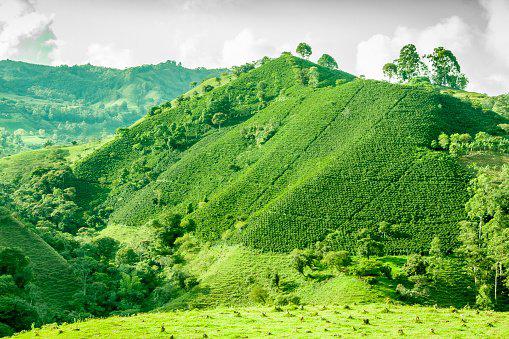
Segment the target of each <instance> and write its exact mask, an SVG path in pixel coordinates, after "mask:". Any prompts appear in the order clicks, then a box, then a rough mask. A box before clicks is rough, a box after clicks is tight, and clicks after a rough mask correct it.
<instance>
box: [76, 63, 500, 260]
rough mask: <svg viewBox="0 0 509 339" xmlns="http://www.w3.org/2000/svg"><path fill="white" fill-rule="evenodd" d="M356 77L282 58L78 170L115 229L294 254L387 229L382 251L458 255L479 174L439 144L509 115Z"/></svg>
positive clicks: (162, 115) (351, 246)
mask: <svg viewBox="0 0 509 339" xmlns="http://www.w3.org/2000/svg"><path fill="white" fill-rule="evenodd" d="M313 68H314V72H315V73H317V74H318V76H317V78H318V81H319V82H318V84H317V85H316V84H313V83H312V82H311V81H310V77H309V74H310V73H311V74H312V73H313V72H312V71H313ZM276 74H277V80H272V79H276ZM336 80H343V81H345V82H346V83H341V82H339V84H336ZM351 80H352V77H351V76H349V75H347V74H345V73H342V72H339V71H337V72H336V71H333V70H330V69H328V68H324V67H320V66H319V65H314V64H312V63H309V62H307V61H304V60H301V59H297V58H294V57H291V56H289V55H287V54H285V55H283V56H281V57H280V58H277V59H275V60H271V61H266V62H264V63H263V65H261V66H259V67H257V68H254V69H252V70H250V71H248V72H247V73H242V74H241V75H239V76H238V77H237V78H236V79H233V80H231V81H229V82H228V83H225V84H224V85H222V86H220V87H217V88H215V89H213V90H212V91H210V92H207V93H205V94H203V96H193V97H190V98H189V99H186V100H183V101H181V103H179V104H178V106H173V105H172V106H171V107H169V106H165V105H162V106H160V108H159V109H158V113H157V114H156V115H154V116H151V117H148V118H147V119H145V120H143V121H142V122H140V123H138V124H136V125H134V126H132V127H131V128H129V129H125V130H122V131H121V132H120V133H119V134H118V135H117V136H116V138H115V139H114V140H113V141H112V142H110V143H108V144H106V145H105V146H104V147H102V148H101V149H99V150H98V151H96V152H94V153H92V154H91V155H90V156H89V157H87V158H86V159H85V160H84V161H82V162H80V163H79V164H77V166H76V171H75V172H76V175H77V177H78V178H80V179H81V180H86V182H88V183H91V185H93V186H96V187H101V188H102V189H105V190H107V191H108V192H109V193H108V196H107V197H106V199H105V200H104V201H103V202H102V205H103V206H104V208H108V209H111V210H113V213H112V214H111V218H110V222H112V223H115V224H122V225H125V226H127V227H137V226H140V225H143V224H145V223H147V222H150V220H152V219H155V218H157V215H158V214H159V213H164V212H166V211H171V212H172V213H176V214H181V215H183V216H184V220H191V219H192V220H193V221H194V222H196V234H197V235H198V236H199V237H200V238H201V239H204V240H217V239H220V238H223V239H231V241H235V242H238V241H240V242H242V243H244V244H247V245H249V246H253V247H256V248H259V249H263V250H271V251H291V250H293V249H294V248H304V247H307V246H309V245H311V244H314V243H315V242H316V241H318V240H321V239H323V238H324V237H325V236H326V235H327V234H328V233H331V231H335V232H336V233H335V234H336V236H335V237H332V238H331V240H330V241H331V242H333V243H334V244H335V246H337V247H338V249H342V250H349V251H352V252H355V251H356V249H357V246H356V244H355V243H356V241H357V239H356V232H357V231H358V230H360V229H363V228H368V229H369V228H373V227H377V226H376V225H378V224H379V223H380V222H386V223H388V224H389V225H390V227H389V228H390V232H385V233H386V236H385V237H382V238H381V240H380V242H381V243H383V245H384V252H385V253H388V254H406V253H412V252H421V251H427V249H428V245H427V244H429V243H430V242H431V240H432V239H433V237H435V236H439V237H440V238H441V240H442V243H443V246H444V248H445V250H446V251H451V250H452V249H453V248H455V247H456V246H457V245H458V241H457V235H458V228H457V226H456V225H457V222H459V221H460V220H463V219H464V217H465V212H464V207H463V206H464V204H465V202H466V201H467V200H468V193H467V190H466V188H467V185H468V181H469V179H470V172H469V171H468V170H467V169H466V168H465V167H464V166H463V165H462V164H461V163H460V162H459V161H458V160H457V159H455V158H454V157H452V156H449V155H447V154H445V153H442V152H436V151H434V150H432V149H430V146H429V145H430V144H431V141H432V140H434V139H436V138H437V137H438V135H439V134H440V133H441V132H446V133H450V134H453V133H471V134H475V133H477V132H478V131H487V132H489V133H491V134H494V135H495V134H497V133H502V132H501V131H502V130H500V129H499V127H497V125H498V124H499V123H503V122H504V121H505V120H504V119H503V118H501V117H500V116H498V115H496V114H494V113H493V112H485V111H483V110H480V109H475V108H473V107H472V106H471V105H469V104H468V103H464V102H462V101H460V100H458V99H455V98H453V97H450V96H448V95H440V94H438V93H437V92H436V91H430V90H427V89H424V88H419V87H413V86H401V85H393V84H387V83H382V82H376V81H369V80H360V79H357V80H354V81H351ZM262 82H263V83H265V84H266V85H264V86H260V83H262ZM260 92H262V93H264V94H263V96H260ZM217 113H223V114H224V115H225V116H226V119H225V121H224V122H223V123H222V124H221V127H220V128H219V125H218V124H214V123H213V122H212V118H213V116H214V115H215V114H217ZM437 169H439V170H437Z"/></svg>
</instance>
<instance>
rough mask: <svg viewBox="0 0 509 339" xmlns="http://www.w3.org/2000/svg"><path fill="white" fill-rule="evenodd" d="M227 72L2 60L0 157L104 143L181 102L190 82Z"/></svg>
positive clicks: (164, 66)
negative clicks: (52, 146) (165, 105)
mask: <svg viewBox="0 0 509 339" xmlns="http://www.w3.org/2000/svg"><path fill="white" fill-rule="evenodd" d="M222 71H223V70H207V69H204V68H198V69H187V68H184V67H182V66H181V65H180V64H177V63H175V62H174V61H167V62H165V63H161V64H157V65H144V66H139V67H133V68H128V69H125V70H119V69H112V68H104V67H96V66H91V65H82V66H72V67H68V66H59V67H51V66H43V65H35V64H29V63H24V62H18V61H10V60H3V61H0V145H1V146H3V149H2V151H1V152H0V156H3V155H7V154H13V153H16V152H18V151H20V150H24V149H30V148H38V147H40V146H42V145H43V144H44V143H46V142H48V141H49V142H52V143H69V142H71V141H73V140H86V139H89V138H92V137H95V138H99V137H102V136H104V135H106V134H110V133H112V132H113V131H114V130H115V129H116V128H118V127H123V126H126V125H130V124H132V123H133V122H134V121H136V120H137V119H139V118H140V117H142V116H143V115H144V114H145V113H146V111H147V108H148V107H151V106H153V105H156V104H159V103H161V102H165V101H167V100H171V99H173V98H176V97H177V96H179V95H180V94H182V93H183V92H185V91H187V90H188V89H189V88H190V82H201V81H202V80H203V79H206V78H210V77H213V76H216V75H219V74H220V73H221V72H222Z"/></svg>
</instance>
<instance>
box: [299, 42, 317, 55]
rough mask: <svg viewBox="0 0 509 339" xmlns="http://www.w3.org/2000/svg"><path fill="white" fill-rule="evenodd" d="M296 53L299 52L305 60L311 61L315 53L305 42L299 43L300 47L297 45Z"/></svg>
mask: <svg viewBox="0 0 509 339" xmlns="http://www.w3.org/2000/svg"><path fill="white" fill-rule="evenodd" d="M295 51H296V52H297V54H299V55H300V56H301V57H303V58H304V59H309V57H310V56H311V54H312V53H313V52H312V50H311V46H309V45H308V44H307V43H305V42H301V43H299V45H297V48H296V49H295Z"/></svg>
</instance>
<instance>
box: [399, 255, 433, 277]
mask: <svg viewBox="0 0 509 339" xmlns="http://www.w3.org/2000/svg"><path fill="white" fill-rule="evenodd" d="M427 267H428V263H427V262H426V260H424V258H423V257H422V256H421V255H418V254H412V255H411V256H409V257H408V260H407V261H406V263H405V265H403V268H402V271H403V272H404V273H405V274H406V275H407V276H408V277H411V276H416V275H425V274H426V272H427Z"/></svg>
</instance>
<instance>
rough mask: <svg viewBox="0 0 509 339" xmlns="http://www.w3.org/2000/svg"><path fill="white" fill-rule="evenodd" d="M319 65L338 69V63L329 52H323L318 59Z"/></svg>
mask: <svg viewBox="0 0 509 339" xmlns="http://www.w3.org/2000/svg"><path fill="white" fill-rule="evenodd" d="M318 65H320V66H324V67H327V68H330V69H338V63H337V62H336V60H334V58H333V57H331V56H330V55H329V54H323V55H322V56H321V57H320V59H318Z"/></svg>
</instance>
